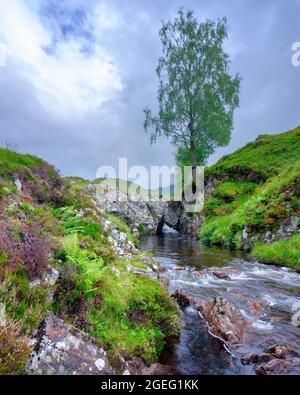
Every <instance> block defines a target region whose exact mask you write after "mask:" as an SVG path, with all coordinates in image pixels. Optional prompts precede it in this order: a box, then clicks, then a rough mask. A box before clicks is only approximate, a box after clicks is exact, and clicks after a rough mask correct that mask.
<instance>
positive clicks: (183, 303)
mask: <svg viewBox="0 0 300 395" xmlns="http://www.w3.org/2000/svg"><path fill="white" fill-rule="evenodd" d="M171 297H172V298H174V299H176V302H177V303H178V305H179V306H180V307H181V308H182V309H184V308H186V307H187V306H189V305H190V304H191V302H192V300H191V298H189V297H188V296H186V295H185V294H183V293H182V292H180V291H178V290H176V291H175V292H174V294H173V295H171Z"/></svg>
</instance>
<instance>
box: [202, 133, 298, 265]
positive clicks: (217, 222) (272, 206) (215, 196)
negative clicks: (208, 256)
mask: <svg viewBox="0 0 300 395" xmlns="http://www.w3.org/2000/svg"><path fill="white" fill-rule="evenodd" d="M206 177H207V179H208V180H210V181H211V182H213V183H214V186H215V188H214V190H213V192H212V194H211V196H210V197H209V198H207V199H206V201H205V205H204V211H203V214H204V215H205V220H204V222H203V225H202V226H201V229H200V230H199V236H200V239H201V241H202V242H203V243H204V244H207V245H218V246H222V247H226V248H229V249H245V250H247V251H249V250H251V249H252V248H253V247H254V245H257V244H258V243H259V242H260V241H261V240H262V239H263V237H264V235H265V234H266V232H270V233H272V234H273V235H275V237H277V236H276V235H278V231H279V228H280V226H281V225H284V224H288V223H289V221H290V220H291V218H292V217H299V216H300V201H299V197H300V128H297V129H295V130H293V131H290V132H287V133H282V134H280V135H273V136H261V137H259V138H258V139H257V140H256V141H255V142H253V143H249V144H247V145H246V146H245V147H244V148H241V149H240V150H238V151H237V152H235V153H233V154H231V155H228V156H226V157H224V158H223V159H221V160H220V161H219V162H218V163H217V164H216V165H214V166H212V167H211V168H209V169H207V171H206ZM278 237H279V238H280V236H278ZM281 243H282V244H281V245H282V248H283V245H284V244H285V243H286V248H288V243H287V242H285V241H283V242H281ZM258 248H259V249H260V251H262V248H263V247H262V246H260V247H257V248H256V251H257V250H258ZM265 248H266V250H267V249H270V248H271V247H269V246H268V245H267V246H266V247H265ZM274 248H275V247H274ZM280 262H283V259H278V261H277V263H280ZM282 264H284V263H282ZM289 264H290V265H291V266H293V265H294V267H296V266H297V264H296V263H294V264H293V263H292V262H289Z"/></svg>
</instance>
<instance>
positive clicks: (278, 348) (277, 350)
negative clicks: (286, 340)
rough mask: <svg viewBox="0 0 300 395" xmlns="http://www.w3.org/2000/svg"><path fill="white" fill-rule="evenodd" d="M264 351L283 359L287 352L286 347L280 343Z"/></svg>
mask: <svg viewBox="0 0 300 395" xmlns="http://www.w3.org/2000/svg"><path fill="white" fill-rule="evenodd" d="M265 352H266V353H268V354H271V355H273V356H274V357H275V358H279V359H285V358H286V356H287V354H288V348H287V346H285V345H282V344H275V345H274V346H272V347H269V348H267V349H266V350H265Z"/></svg>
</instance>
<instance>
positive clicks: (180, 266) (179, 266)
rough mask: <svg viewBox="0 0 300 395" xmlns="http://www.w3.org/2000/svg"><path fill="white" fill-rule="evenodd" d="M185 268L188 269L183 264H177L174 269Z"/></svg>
mask: <svg viewBox="0 0 300 395" xmlns="http://www.w3.org/2000/svg"><path fill="white" fill-rule="evenodd" d="M185 269H186V267H185V266H183V265H176V266H175V267H174V270H185Z"/></svg>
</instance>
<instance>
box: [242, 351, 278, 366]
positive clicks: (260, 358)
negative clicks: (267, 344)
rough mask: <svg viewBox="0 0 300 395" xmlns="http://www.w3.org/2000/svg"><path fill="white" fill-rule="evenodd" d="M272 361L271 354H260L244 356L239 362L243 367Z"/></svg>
mask: <svg viewBox="0 0 300 395" xmlns="http://www.w3.org/2000/svg"><path fill="white" fill-rule="evenodd" d="M272 359H273V356H272V355H271V354H267V353H262V354H251V353H250V354H246V355H244V356H243V357H242V358H241V362H242V364H243V365H252V364H258V363H266V362H269V361H271V360H272Z"/></svg>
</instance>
